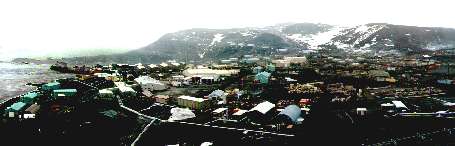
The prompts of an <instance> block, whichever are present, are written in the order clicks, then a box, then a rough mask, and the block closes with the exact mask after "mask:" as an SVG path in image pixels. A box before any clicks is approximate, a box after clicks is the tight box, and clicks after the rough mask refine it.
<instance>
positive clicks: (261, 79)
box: [255, 72, 271, 84]
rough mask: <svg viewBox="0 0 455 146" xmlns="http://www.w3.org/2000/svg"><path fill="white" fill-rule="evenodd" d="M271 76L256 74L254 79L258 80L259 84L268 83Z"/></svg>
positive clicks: (268, 74) (266, 73) (265, 73)
mask: <svg viewBox="0 0 455 146" xmlns="http://www.w3.org/2000/svg"><path fill="white" fill-rule="evenodd" d="M270 76H271V74H270V73H268V72H261V73H258V74H256V76H255V79H256V80H258V81H259V82H260V83H261V84H267V83H269V78H270Z"/></svg>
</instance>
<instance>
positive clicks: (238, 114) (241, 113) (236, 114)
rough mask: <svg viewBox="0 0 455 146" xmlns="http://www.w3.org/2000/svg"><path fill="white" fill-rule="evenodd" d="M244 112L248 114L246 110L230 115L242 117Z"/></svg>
mask: <svg viewBox="0 0 455 146" xmlns="http://www.w3.org/2000/svg"><path fill="white" fill-rule="evenodd" d="M246 112H248V110H239V111H237V112H235V113H234V114H232V115H234V116H240V115H243V114H244V113H246Z"/></svg>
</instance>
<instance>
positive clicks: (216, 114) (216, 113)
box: [212, 107, 228, 118]
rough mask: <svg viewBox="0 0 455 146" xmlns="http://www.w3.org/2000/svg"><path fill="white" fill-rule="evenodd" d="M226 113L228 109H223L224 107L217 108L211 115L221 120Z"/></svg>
mask: <svg viewBox="0 0 455 146" xmlns="http://www.w3.org/2000/svg"><path fill="white" fill-rule="evenodd" d="M227 111H228V108H225V107H220V108H217V109H215V110H214V111H213V112H212V114H213V116H214V117H217V118H222V117H223V116H225V115H226V112H227Z"/></svg>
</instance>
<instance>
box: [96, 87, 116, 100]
mask: <svg viewBox="0 0 455 146" xmlns="http://www.w3.org/2000/svg"><path fill="white" fill-rule="evenodd" d="M98 93H99V96H98V97H99V99H103V100H112V99H113V97H114V93H113V92H112V91H111V90H109V89H102V90H99V91H98Z"/></svg>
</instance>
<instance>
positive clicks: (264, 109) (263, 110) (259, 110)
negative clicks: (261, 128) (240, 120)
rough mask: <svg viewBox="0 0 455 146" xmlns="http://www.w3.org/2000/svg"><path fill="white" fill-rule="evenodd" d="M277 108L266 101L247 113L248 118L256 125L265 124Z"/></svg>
mask: <svg viewBox="0 0 455 146" xmlns="http://www.w3.org/2000/svg"><path fill="white" fill-rule="evenodd" d="M274 108H275V104H273V103H271V102H268V101H264V102H261V103H259V104H258V105H256V106H255V107H253V108H252V109H250V110H249V111H248V113H247V117H248V118H249V119H250V120H251V121H253V122H255V123H263V122H265V121H267V120H268V119H269V117H270V114H269V113H271V112H270V111H271V110H272V109H274Z"/></svg>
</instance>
